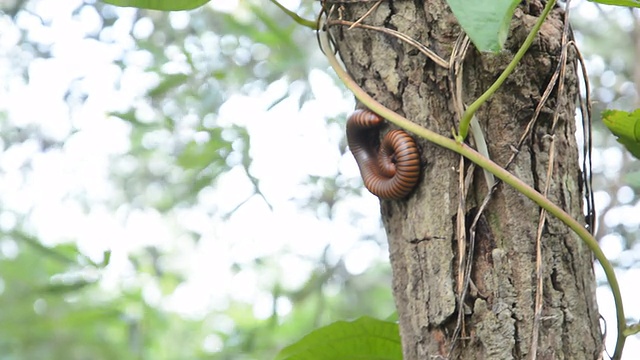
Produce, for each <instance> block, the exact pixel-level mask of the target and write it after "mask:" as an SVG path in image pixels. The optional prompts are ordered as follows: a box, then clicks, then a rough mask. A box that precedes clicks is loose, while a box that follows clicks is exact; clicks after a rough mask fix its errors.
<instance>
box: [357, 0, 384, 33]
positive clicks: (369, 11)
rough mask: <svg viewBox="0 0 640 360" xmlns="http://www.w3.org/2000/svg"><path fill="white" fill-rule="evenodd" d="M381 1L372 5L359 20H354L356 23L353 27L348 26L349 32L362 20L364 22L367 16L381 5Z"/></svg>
mask: <svg viewBox="0 0 640 360" xmlns="http://www.w3.org/2000/svg"><path fill="white" fill-rule="evenodd" d="M382 1H383V0H378V2H377V3H375V4H373V6H372V7H371V8H370V9H369V10H367V12H366V13H364V15H362V16H361V17H360V19H358V20H356V22H354V23H353V25H351V26H349V30H351V29H353V27H354V26H356V25H358V24H360V23H361V22H362V20H364V19H365V18H366V17H367V16H369V15H370V14H371V13H372V12H373V11H374V10H375V9H377V8H378V6H380V4H381V3H382Z"/></svg>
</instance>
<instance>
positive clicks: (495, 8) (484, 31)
mask: <svg viewBox="0 0 640 360" xmlns="http://www.w3.org/2000/svg"><path fill="white" fill-rule="evenodd" d="M447 3H448V4H449V7H451V10H452V11H453V14H454V15H455V16H456V19H457V20H458V22H459V23H460V26H462V29H464V32H465V33H467V35H468V36H469V38H470V39H471V41H472V42H473V44H474V45H475V46H476V48H477V49H478V50H480V51H492V52H497V51H500V50H502V46H503V45H504V42H505V41H506V40H507V36H508V35H509V24H510V23H511V18H512V17H513V12H514V10H515V8H516V6H518V3H520V1H519V0H447Z"/></svg>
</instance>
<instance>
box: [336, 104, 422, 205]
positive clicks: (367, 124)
mask: <svg viewBox="0 0 640 360" xmlns="http://www.w3.org/2000/svg"><path fill="white" fill-rule="evenodd" d="M382 122H383V119H382V118H381V117H380V116H378V115H377V114H376V113H374V112H372V111H370V110H365V109H358V110H356V111H354V112H353V114H351V116H349V119H348V120H347V142H348V144H349V149H351V153H352V154H353V157H355V158H356V162H357V163H358V167H359V168H360V174H361V175H362V179H363V180H364V186H365V187H366V188H367V189H368V190H369V191H370V192H371V193H373V194H374V195H376V196H377V197H379V198H381V199H395V200H398V199H402V198H404V197H406V196H407V195H408V194H409V193H410V192H411V191H412V190H413V188H414V187H415V186H416V184H417V183H418V177H419V176H420V154H419V152H418V147H417V146H416V143H415V141H414V140H413V138H412V137H411V136H410V135H409V134H408V133H407V132H405V131H403V130H391V131H389V132H388V133H387V134H386V135H385V136H384V138H383V139H382V142H381V143H380V144H379V146H378V133H379V131H380V129H379V128H380V125H382Z"/></svg>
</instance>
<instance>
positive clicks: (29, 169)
mask: <svg viewBox="0 0 640 360" xmlns="http://www.w3.org/2000/svg"><path fill="white" fill-rule="evenodd" d="M282 4H283V5H285V6H287V7H288V8H289V9H291V10H294V11H295V12H297V13H298V14H300V15H302V16H303V17H305V18H307V19H313V18H314V17H315V16H316V14H317V13H318V11H319V2H318V1H313V0H288V1H282ZM571 10H572V19H573V23H572V24H573V28H574V31H575V32H576V40H577V42H578V44H579V46H580V48H581V50H582V52H583V54H584V57H585V59H586V65H587V67H588V71H589V77H590V80H591V86H592V96H593V100H594V121H593V143H594V149H593V157H592V159H593V182H594V189H595V201H596V210H597V224H598V225H597V237H598V239H599V240H600V242H601V245H602V247H603V249H604V251H605V253H606V254H607V256H608V257H609V258H610V259H611V260H612V261H613V262H614V264H615V266H616V268H617V272H618V276H619V277H620V281H621V285H622V292H623V296H624V302H625V305H626V311H627V316H628V317H629V320H630V321H636V322H637V321H638V320H640V292H639V290H638V286H637V284H638V278H640V161H638V160H635V159H633V158H631V157H630V156H629V155H628V154H626V153H625V152H624V150H623V148H621V147H620V146H619V144H617V142H616V141H615V138H614V137H613V136H612V135H611V134H610V133H608V131H606V129H605V128H604V126H603V125H602V124H601V122H600V118H599V113H600V111H601V110H602V109H605V108H616V109H622V110H631V109H634V108H637V107H640V103H639V100H638V99H639V97H638V94H639V90H638V89H639V88H640V62H639V61H637V59H640V12H638V11H635V12H634V11H630V10H629V9H623V8H614V7H599V6H596V5H594V4H592V3H589V2H586V1H573V2H572V4H571ZM353 107H354V100H353V97H352V96H351V95H350V94H349V93H348V92H347V91H345V89H344V88H343V87H342V86H341V85H340V83H339V82H338V81H337V79H336V78H335V76H334V75H333V73H332V72H331V71H330V69H329V68H328V65H327V63H326V61H325V59H324V57H323V55H322V53H321V52H320V51H319V49H318V46H317V44H316V40H315V35H314V33H313V32H312V31H311V30H309V29H307V28H303V27H301V26H299V25H297V24H295V23H294V22H293V21H291V20H290V19H289V18H288V17H287V16H286V15H285V14H284V13H283V12H282V11H281V10H279V9H278V8H277V7H276V6H275V5H273V4H272V3H271V2H269V1H267V0H262V1H260V0H235V1H233V0H225V1H215V0H214V1H212V2H211V3H210V4H208V5H207V6H205V7H203V8H201V9H198V10H195V11H190V12H174V13H161V12H155V11H140V10H136V9H131V8H116V7H113V6H109V5H105V4H103V3H101V2H96V1H91V0H87V1H82V0H65V1H47V0H2V1H1V2H0V359H29V360H31V359H65V360H74V359H96V360H99V359H270V358H273V356H274V355H275V354H276V353H277V351H278V350H279V349H280V348H282V347H283V346H285V345H287V344H289V343H291V342H293V341H295V340H296V339H298V338H300V337H301V336H303V335H304V334H306V333H307V332H309V331H310V330H312V329H314V328H316V327H318V326H321V325H325V324H328V323H330V322H333V321H336V320H343V319H353V318H356V317H359V316H362V315H369V316H374V317H379V318H386V317H388V316H389V315H391V314H392V313H393V312H394V304H393V297H392V293H391V288H390V283H391V279H390V267H389V264H388V253H387V245H386V238H385V234H384V230H383V229H382V227H381V222H380V217H379V209H378V200H377V198H375V197H374V196H373V195H371V194H369V193H368V192H366V190H363V187H362V182H361V180H360V176H359V173H358V170H357V167H356V165H355V162H354V160H353V158H352V157H351V155H350V153H348V152H345V150H346V149H345V148H346V144H345V139H344V129H343V128H344V121H345V118H346V116H347V114H348V113H349V112H350V111H351V110H352V109H353ZM595 269H596V274H597V276H598V281H599V285H600V286H599V288H598V300H599V304H600V311H601V313H602V314H603V316H604V318H605V321H606V324H607V326H606V328H607V331H608V332H607V338H608V341H607V344H608V346H609V348H612V347H613V340H614V339H615V316H614V308H613V301H612V298H611V295H610V292H609V289H608V287H607V285H606V282H605V278H604V276H603V274H602V271H601V270H600V268H599V267H598V265H596V267H595ZM627 344H628V345H627V347H626V352H625V358H626V359H634V358H637V356H640V337H639V336H637V335H636V336H635V337H632V338H631V339H629V341H628V343H627Z"/></svg>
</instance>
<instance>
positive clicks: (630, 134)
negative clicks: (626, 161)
mask: <svg viewBox="0 0 640 360" xmlns="http://www.w3.org/2000/svg"><path fill="white" fill-rule="evenodd" d="M602 122H603V123H604V124H605V125H606V126H607V128H609V130H610V131H611V132H612V133H613V135H615V136H617V137H618V142H619V143H620V144H622V145H624V147H625V148H627V150H629V152H630V153H631V154H632V155H633V156H635V157H636V158H638V159H640V109H636V110H635V111H634V112H626V111H620V110H605V111H603V112H602Z"/></svg>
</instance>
